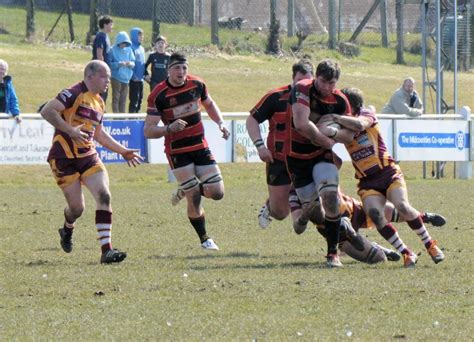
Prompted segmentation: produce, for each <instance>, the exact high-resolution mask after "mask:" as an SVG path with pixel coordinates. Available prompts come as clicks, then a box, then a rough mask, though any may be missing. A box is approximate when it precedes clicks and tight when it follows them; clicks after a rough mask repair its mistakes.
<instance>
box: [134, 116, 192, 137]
mask: <svg viewBox="0 0 474 342" xmlns="http://www.w3.org/2000/svg"><path fill="white" fill-rule="evenodd" d="M160 121H161V116H160V115H150V114H148V115H147V116H145V126H144V128H143V133H144V135H145V138H147V139H159V138H162V137H164V136H165V135H168V134H171V133H176V132H179V131H182V130H183V129H184V128H185V127H186V125H187V124H188V123H187V122H186V121H184V120H181V119H178V120H175V121H173V122H172V123H170V124H168V125H164V126H158V124H159V123H160Z"/></svg>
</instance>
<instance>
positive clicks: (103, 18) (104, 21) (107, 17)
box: [99, 15, 114, 29]
mask: <svg viewBox="0 0 474 342" xmlns="http://www.w3.org/2000/svg"><path fill="white" fill-rule="evenodd" d="M113 22H114V21H113V19H112V17H111V16H110V15H102V16H100V17H99V27H100V29H103V28H104V26H105V25H108V24H110V23H113Z"/></svg>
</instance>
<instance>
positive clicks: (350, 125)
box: [332, 115, 374, 132]
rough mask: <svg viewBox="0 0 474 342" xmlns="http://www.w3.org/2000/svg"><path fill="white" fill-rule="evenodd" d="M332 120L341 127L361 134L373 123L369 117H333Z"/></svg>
mask: <svg viewBox="0 0 474 342" xmlns="http://www.w3.org/2000/svg"><path fill="white" fill-rule="evenodd" d="M332 117H333V120H334V121H335V122H337V123H338V124H339V125H341V126H342V127H345V128H347V129H348V130H351V131H353V132H362V131H363V130H365V129H367V128H369V127H370V126H372V124H373V123H374V120H373V118H371V117H370V116H365V115H360V116H347V115H333V116H332Z"/></svg>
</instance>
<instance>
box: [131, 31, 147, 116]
mask: <svg viewBox="0 0 474 342" xmlns="http://www.w3.org/2000/svg"><path fill="white" fill-rule="evenodd" d="M130 38H131V40H132V50H133V52H134V54H135V67H134V68H133V75H132V79H131V80H130V85H129V93H128V98H129V101H130V102H129V105H128V112H129V113H138V112H139V111H140V107H141V105H142V101H143V79H144V77H145V49H144V48H143V46H142V42H143V30H142V29H141V28H139V27H134V28H132V29H131V30H130Z"/></svg>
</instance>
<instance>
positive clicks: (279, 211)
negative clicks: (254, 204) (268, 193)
mask: <svg viewBox="0 0 474 342" xmlns="http://www.w3.org/2000/svg"><path fill="white" fill-rule="evenodd" d="M289 213H290V208H288V207H285V208H278V207H276V208H274V207H272V206H270V216H271V217H272V218H274V219H275V220H278V221H282V220H284V219H285V218H286V217H287V216H288V214H289Z"/></svg>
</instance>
